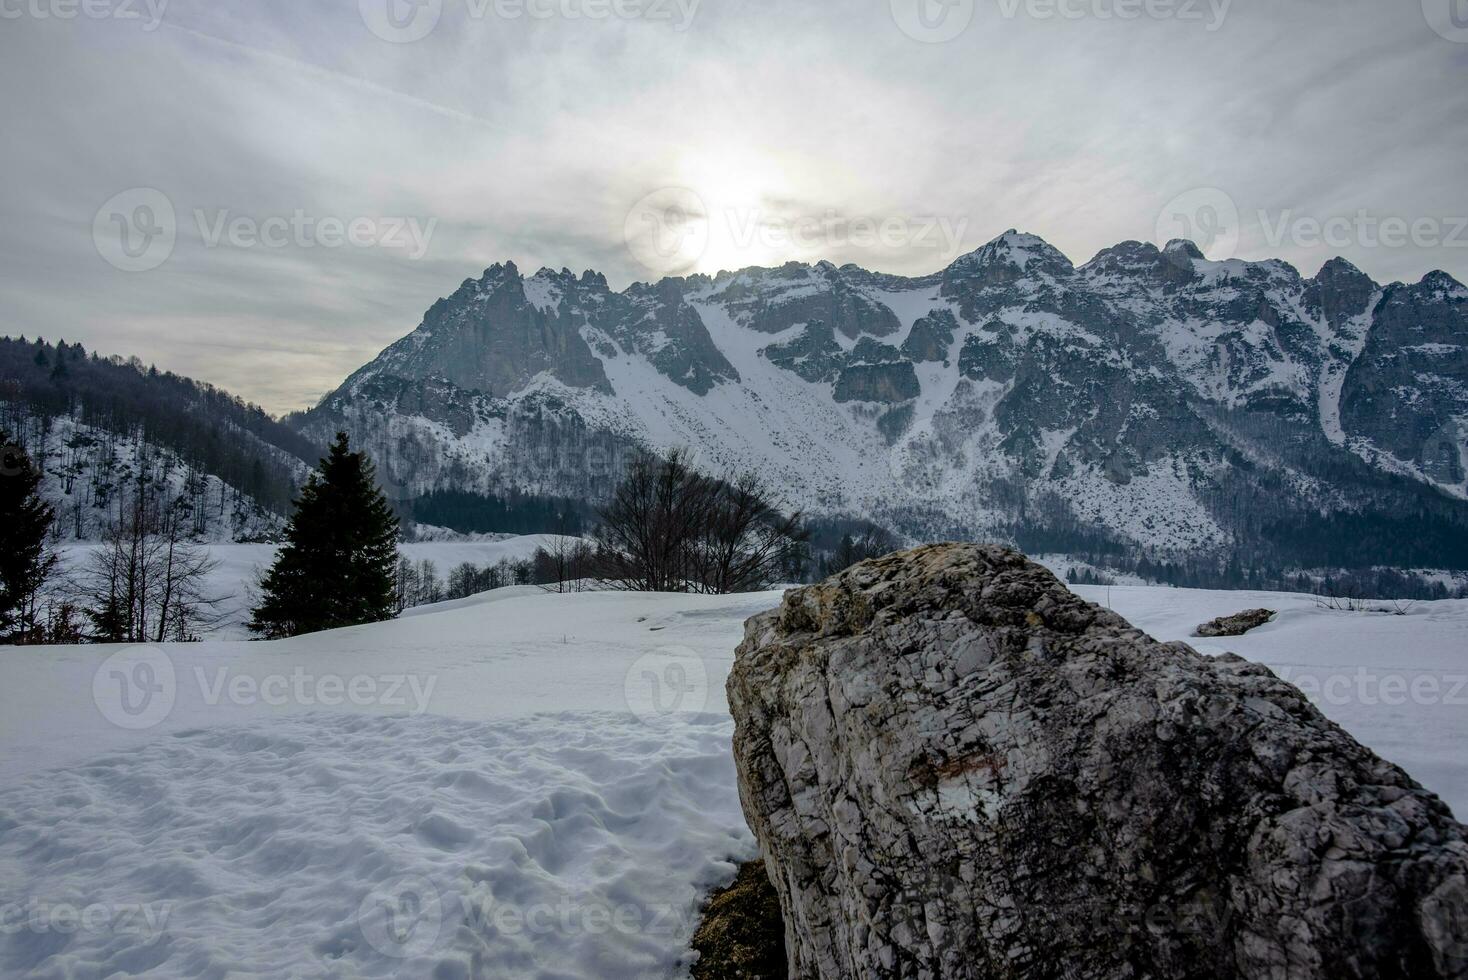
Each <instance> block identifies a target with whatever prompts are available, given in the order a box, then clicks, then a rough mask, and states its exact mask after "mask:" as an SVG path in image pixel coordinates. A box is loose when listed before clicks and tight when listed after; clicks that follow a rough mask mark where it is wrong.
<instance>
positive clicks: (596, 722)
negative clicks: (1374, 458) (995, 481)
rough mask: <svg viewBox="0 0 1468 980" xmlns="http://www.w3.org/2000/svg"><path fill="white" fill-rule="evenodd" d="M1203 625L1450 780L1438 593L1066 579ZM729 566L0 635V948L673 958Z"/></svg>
mask: <svg viewBox="0 0 1468 980" xmlns="http://www.w3.org/2000/svg"><path fill="white" fill-rule="evenodd" d="M1077 591H1078V592H1080V593H1081V594H1083V595H1085V596H1086V597H1087V598H1089V599H1092V600H1093V601H1097V602H1099V603H1101V604H1103V605H1106V604H1109V605H1111V606H1112V607H1113V608H1115V609H1116V610H1117V611H1118V612H1120V613H1121V614H1122V615H1124V616H1126V617H1128V618H1129V619H1130V620H1131V621H1132V622H1133V623H1135V624H1136V625H1137V626H1139V627H1140V628H1142V629H1145V630H1147V631H1148V632H1150V633H1152V634H1153V635H1155V636H1157V637H1158V638H1160V639H1163V640H1176V639H1188V637H1189V634H1190V633H1191V632H1192V630H1193V628H1194V627H1195V626H1196V625H1197V624H1199V623H1201V622H1204V621H1206V620H1209V619H1212V618H1214V617H1216V616H1219V615H1224V614H1230V613H1234V612H1237V611H1239V610H1241V609H1244V608H1250V607H1255V606H1265V607H1268V608H1271V609H1276V610H1278V611H1279V613H1280V615H1279V616H1278V618H1277V619H1276V620H1275V621H1274V622H1272V623H1270V624H1268V625H1266V626H1264V627H1262V628H1261V629H1259V630H1257V631H1255V632H1254V633H1251V634H1249V635H1248V636H1245V637H1241V638H1238V639H1234V640H1189V642H1192V643H1194V644H1195V645H1196V646H1197V647H1198V648H1199V649H1201V650H1203V651H1204V652H1207V653H1215V654H1216V653H1222V652H1225V651H1228V650H1232V651H1235V652H1238V653H1240V654H1243V655H1244V656H1247V657H1249V658H1251V659H1254V660H1257V661H1260V662H1263V663H1265V664H1268V665H1269V666H1271V667H1272V668H1274V669H1275V670H1276V671H1277V672H1278V673H1280V674H1282V675H1284V676H1286V677H1288V678H1289V679H1291V680H1294V681H1295V682H1296V683H1298V684H1300V685H1301V686H1302V688H1304V689H1305V690H1306V692H1307V693H1314V695H1315V698H1316V701H1317V703H1318V704H1319V706H1320V707H1321V709H1322V710H1323V711H1324V712H1325V713H1326V714H1327V715H1329V716H1330V717H1332V718H1333V719H1335V720H1336V721H1338V722H1339V723H1341V724H1342V725H1344V726H1345V727H1346V728H1347V729H1348V730H1349V731H1351V732H1352V734H1354V735H1355V736H1356V737H1357V738H1358V739H1360V740H1361V741H1362V742H1364V743H1365V744H1367V745H1369V746H1371V747H1372V748H1373V749H1375V750H1376V751H1378V752H1379V753H1381V754H1382V755H1384V756H1385V757H1387V758H1388V759H1390V760H1392V761H1393V762H1397V763H1399V764H1401V765H1403V766H1404V767H1405V768H1406V769H1407V770H1408V771H1409V772H1410V773H1411V774H1412V775H1413V776H1414V777H1416V778H1417V779H1418V780H1419V781H1421V782H1422V783H1423V784H1424V785H1426V786H1427V787H1428V788H1429V789H1431V790H1433V791H1435V792H1437V793H1439V794H1440V795H1442V796H1443V797H1444V799H1445V800H1447V801H1448V803H1449V804H1450V805H1452V806H1454V807H1455V808H1456V810H1457V812H1458V813H1460V814H1462V813H1464V812H1468V751H1465V749H1468V602H1440V603H1420V604H1417V605H1415V606H1412V607H1411V608H1409V609H1407V610H1406V615H1403V616H1394V615H1377V614H1363V613H1351V612H1341V611H1333V610H1328V609H1322V608H1320V606H1319V605H1318V604H1317V602H1316V601H1315V600H1314V599H1313V598H1311V597H1308V596H1291V595H1278V594H1266V593H1230V592H1196V591H1184V590H1172V589H1162V588H1152V587H1112V588H1109V589H1108V588H1106V587H1079V588H1078V589H1077ZM778 601H779V593H777V592H771V593H763V594H760V595H752V596H733V597H695V596H668V595H663V596H648V595H637V594H618V593H581V594H569V595H549V594H545V593H543V592H541V591H540V590H538V589H534V588H516V589H504V590H499V591H498V592H494V593H488V594H485V595H483V596H477V597H473V598H471V599H467V600H460V601H459V602H455V603H448V604H444V605H442V606H437V607H425V608H423V609H420V610H416V611H415V615H413V616H411V617H408V618H404V619H401V620H398V621H396V622H391V623H382V624H377V625H373V626H366V627H357V628H354V629H349V630H340V631H336V632H332V633H325V634H320V635H316V636H310V637H301V638H298V639H294V640H288V641H281V642H277V643H240V642H230V641H212V642H205V643H201V644H192V645H186V646H168V647H138V648H116V647H68V648H54V649H48V650H44V651H42V650H34V649H26V650H0V976H5V977H11V976H16V977H42V978H94V977H110V976H118V975H123V976H125V975H137V974H144V975H147V976H150V977H206V978H220V980H223V978H228V977H238V976H263V977H281V978H285V977H292V978H295V977H306V978H341V980H348V978H356V977H428V978H439V980H452V978H470V977H491V978H500V977H511V978H519V977H529V978H547V980H549V978H557V980H560V978H572V977H585V978H596V980H605V978H620V977H627V978H634V977H635V978H643V977H665V976H666V977H680V976H685V975H686V972H687V966H688V964H689V958H690V955H691V954H689V953H688V951H687V950H688V942H689V939H690V937H691V935H692V931H693V928H694V926H695V924H696V911H697V908H698V906H699V903H700V901H701V899H702V897H703V896H704V894H706V891H707V889H708V888H710V887H712V886H715V885H718V884H722V883H724V882H726V881H728V880H729V879H730V878H731V877H732V875H733V871H734V864H733V862H735V861H737V860H741V859H745V858H749V857H752V856H753V855H754V854H755V846H754V842H753V840H752V838H751V836H750V834H749V831H748V830H747V829H746V827H745V824H744V820H743V816H742V814H741V811H740V806H739V800H738V793H737V785H736V778H735V772H734V767H733V763H732V760H731V758H730V751H729V738H730V735H731V733H732V725H731V722H730V720H729V718H728V712H727V705H726V702H725V700H724V694H723V684H724V679H725V677H726V675H727V672H728V669H729V666H730V664H731V662H732V656H733V650H734V647H735V646H736V645H737V643H738V642H739V640H740V639H741V637H742V634H743V629H742V626H743V622H744V620H745V619H746V618H747V617H748V616H750V615H753V614H755V613H757V612H759V611H761V610H763V609H767V608H770V607H771V606H773V605H774V604H775V603H776V602H778Z"/></svg>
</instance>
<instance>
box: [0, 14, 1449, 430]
mask: <svg viewBox="0 0 1468 980" xmlns="http://www.w3.org/2000/svg"><path fill="white" fill-rule="evenodd" d="M121 2H122V0H117V3H118V4H119V5H120V4H121ZM1434 2H1435V0H1423V2H1422V3H1421V4H1420V6H1419V4H1418V3H1414V2H1409V3H1405V4H1382V3H1380V2H1374V0H1360V2H1348V0H1335V2H1323V0H1321V2H1315V0H1309V2H1306V0H1296V2H1292V3H1277V2H1264V0H1235V2H1233V3H1222V2H1221V0H1215V2H1214V3H1213V4H1211V5H1210V4H1209V3H1207V2H1205V0H1197V2H1194V0H1176V2H1175V3H1172V4H1171V5H1169V4H1168V3H1166V2H1161V0H1160V2H1159V3H1157V4H1154V5H1152V6H1150V7H1149V6H1148V5H1144V4H1128V2H1127V0H1066V2H1060V0H1056V2H1049V0H992V2H990V0H984V2H980V3H977V4H973V3H969V2H968V0H955V2H953V3H952V4H949V5H945V4H943V3H939V2H938V0H842V2H826V3H821V4H789V3H781V2H777V0H747V2H736V0H724V2H717V0H703V2H702V3H695V2H693V0H683V2H682V3H678V2H674V0H646V2H645V3H641V4H638V3H634V2H632V0H618V2H616V3H613V2H612V0H605V2H599V0H524V2H523V3H518V4H517V2H516V0H499V2H498V3H496V2H494V0H486V2H483V3H481V2H479V0H442V2H440V0H426V2H425V5H424V6H422V7H414V6H412V5H411V4H409V3H408V2H407V0H361V2H357V0H351V2H340V0H337V2H330V3H326V2H323V3H309V4H302V3H294V2H292V3H286V2H260V0H250V2H246V0H235V2H226V3H217V2H203V0H198V2H187V0H173V2H171V3H166V4H164V3H162V2H161V0H158V2H157V3H156V4H155V5H154V6H149V5H148V4H146V3H143V2H141V0H139V2H136V3H133V4H130V5H129V9H130V10H131V11H133V12H137V13H140V14H141V16H140V17H136V18H123V17H120V16H110V15H109V16H85V15H78V16H75V17H72V18H71V19H62V18H60V17H59V16H56V14H57V12H58V11H60V10H65V9H69V8H67V7H66V5H65V4H63V3H58V2H56V0H0V6H3V11H0V12H3V13H4V15H5V16H4V19H3V20H0V83H3V84H4V86H5V91H6V92H7V93H9V94H10V97H9V98H7V99H6V100H5V102H4V103H3V105H0V125H3V131H4V133H5V141H4V150H3V159H4V161H5V174H6V180H5V182H4V185H3V189H0V213H3V215H4V217H5V220H4V222H3V224H0V257H3V260H4V262H5V266H6V268H7V270H8V274H7V276H6V282H5V285H4V287H3V290H0V331H3V332H7V333H10V334H20V333H24V334H26V335H28V336H35V335H38V334H39V335H44V336H46V337H48V338H50V339H56V338H59V337H64V338H65V339H67V340H80V341H82V342H83V343H85V344H86V345H87V346H88V347H94V348H97V349H100V350H103V351H107V352H119V353H128V354H131V353H136V354H138V355H139V356H141V357H143V358H144V359H145V360H151V361H156V362H157V363H158V364H159V365H160V366H163V367H168V368H171V369H173V370H176V371H179V372H182V373H187V374H191V375H194V376H197V377H200V378H203V379H207V380H209V381H213V382H215V383H218V384H221V385H223V386H225V387H227V388H229V389H231V390H233V391H236V392H238V393H240V394H242V395H244V396H245V397H247V398H251V399H254V400H257V401H259V402H260V403H262V404H264V405H265V406H266V407H267V408H269V409H271V410H273V411H287V410H291V409H296V408H301V407H304V406H306V405H308V404H310V403H311V402H312V401H314V399H315V398H317V397H319V396H320V395H321V394H322V393H323V392H325V391H326V390H328V389H330V388H332V387H333V386H335V385H336V384H337V383H339V382H340V380H341V379H342V378H343V377H344V376H345V375H346V374H347V373H349V372H350V371H351V370H353V369H354V368H355V367H357V366H359V365H360V364H361V363H362V362H364V361H365V360H366V359H368V358H370V357H371V356H372V355H373V354H375V353H376V352H377V351H378V350H379V349H380V348H381V347H383V346H384V345H386V344H387V343H389V342H391V341H392V340H394V339H396V338H397V337H399V336H401V335H402V334H404V333H406V332H407V331H409V330H411V329H412V328H413V327H414V326H415V325H416V324H417V322H418V320H419V318H420V317H421V314H422V311H423V310H424V309H425V308H426V307H427V306H428V305H429V304H431V303H432V301H433V300H434V299H435V298H437V297H439V296H441V295H446V294H447V293H449V292H451V291H452V290H453V289H454V288H455V286H457V284H458V283H459V282H460V281H461V280H463V279H464V278H465V277H467V276H472V275H477V274H478V273H479V272H480V271H481V270H482V269H483V268H484V267H485V266H487V265H489V264H491V263H493V262H496V261H502V260H505V259H513V260H514V261H515V262H516V263H517V264H518V265H519V266H520V267H521V268H522V269H526V270H532V269H534V268H537V267H539V266H541V265H549V266H552V267H555V268H561V267H563V266H567V267H570V268H572V269H575V270H577V271H580V270H581V269H585V268H595V269H598V270H600V271H603V272H605V273H606V274H607V276H608V278H609V279H610V280H611V281H612V283H613V285H614V286H622V285H625V284H626V283H628V282H630V281H633V280H635V279H648V278H655V277H656V276H657V275H659V274H661V273H662V272H663V271H683V270H684V269H688V270H693V271H703V272H715V271H718V269H720V268H737V267H740V266H743V265H749V264H775V263H779V262H783V261H787V260H792V259H794V260H800V261H812V260H815V259H820V258H826V259H830V260H832V261H835V262H837V263H843V262H856V263H859V264H861V265H863V266H866V267H868V268H874V269H879V270H882V271H890V272H897V273H907V274H916V273H925V272H931V271H934V270H936V269H939V268H942V267H943V266H944V265H946V264H947V263H948V262H949V261H951V260H952V259H953V258H954V257H956V255H957V254H960V253H961V252H963V251H966V250H968V249H971V248H974V247H977V246H978V245H980V244H982V243H983V242H984V241H986V240H988V239H989V238H991V237H993V236H994V235H995V234H998V233H999V232H1002V231H1003V230H1004V229H1006V228H1010V227H1017V228H1021V229H1024V230H1027V231H1031V232H1034V233H1036V234H1039V235H1041V236H1043V237H1044V238H1046V239H1047V240H1049V241H1050V242H1052V243H1053V244H1054V245H1056V247H1058V248H1060V249H1061V250H1062V251H1064V252H1066V253H1067V254H1068V255H1070V256H1071V258H1072V259H1074V260H1076V261H1077V262H1081V261H1085V260H1086V259H1088V258H1090V256H1091V255H1093V254H1094V253H1095V252H1096V251H1098V250H1099V249H1101V248H1104V247H1107V246H1109V245H1112V244H1114V243H1116V242H1118V241H1122V240H1125V239H1142V240H1155V239H1157V238H1158V237H1160V235H1162V234H1167V237H1171V234H1170V232H1171V231H1172V230H1174V229H1177V228H1178V226H1179V222H1180V221H1181V222H1182V223H1183V224H1189V225H1192V226H1193V230H1194V232H1195V234H1194V236H1193V237H1197V238H1200V239H1201V240H1202V241H1203V243H1204V244H1205V246H1212V247H1211V249H1210V254H1211V255H1213V257H1224V256H1223V255H1222V254H1220V251H1219V250H1220V249H1222V250H1226V251H1227V252H1229V253H1232V254H1236V255H1238V256H1240V257H1243V258H1249V259H1261V258H1267V257H1279V258H1284V259H1286V260H1288V261H1291V262H1293V263H1295V264H1296V265H1298V266H1299V267H1300V268H1301V269H1302V271H1304V272H1306V273H1307V274H1309V273H1313V272H1314V271H1315V270H1316V269H1317V268H1318V267H1319V266H1320V265H1321V264H1322V263H1323V262H1324V261H1325V260H1326V259H1328V258H1330V257H1332V256H1334V255H1337V254H1340V255H1344V256H1346V257H1347V258H1349V259H1350V260H1351V261H1353V262H1355V263H1356V264H1357V265H1359V266H1361V267H1362V268H1363V269H1365V270H1366V271H1367V272H1369V273H1371V274H1372V275H1373V276H1375V277H1377V278H1378V279H1382V280H1393V279H1408V280H1415V279H1417V278H1420V277H1421V276H1422V275H1423V274H1425V273H1426V272H1428V271H1430V270H1432V269H1438V268H1441V269H1445V270H1447V271H1448V272H1450V273H1452V274H1453V275H1455V276H1456V277H1458V278H1459V279H1465V278H1468V229H1465V228H1463V227H1458V226H1457V222H1456V221H1455V219H1458V220H1464V219H1468V190H1465V186H1468V185H1465V184H1464V182H1463V180H1462V177H1461V164H1462V160H1463V159H1464V151H1465V149H1468V147H1465V137H1464V128H1463V127H1462V126H1461V125H1460V124H1458V122H1457V121H1458V120H1461V119H1463V118H1468V87H1465V86H1464V85H1463V84H1462V82H1463V79H1464V72H1465V69H1468V43H1462V42H1465V41H1468V37H1458V36H1457V35H1456V34H1455V33H1454V30H1453V26H1452V21H1451V20H1449V19H1443V18H1437V19H1434V17H1433V16H1430V15H1431V14H1432V6H1433V4H1434ZM1447 3H1448V0H1444V8H1445V9H1446V6H1447ZM99 9H100V10H103V11H111V12H112V13H121V12H123V10H122V8H121V7H120V6H118V7H109V6H107V5H105V4H104V5H102V7H100V8H96V7H94V12H95V10H99ZM1148 9H1155V10H1157V11H1159V12H1162V11H1169V10H1170V11H1171V14H1170V15H1169V16H1166V17H1150V16H1147V14H1146V10H1148ZM517 10H518V11H519V14H518V15H517V14H516V11H517ZM1133 10H1141V11H1142V13H1141V14H1140V15H1139V16H1137V17H1135V18H1132V19H1123V17H1122V16H1121V14H1122V13H1124V12H1127V11H1133ZM598 12H604V13H606V12H609V13H608V15H607V16H602V17H598V16H595V15H596V14H597V13H598ZM618 12H621V14H622V15H618ZM16 13H18V16H12V14H16ZM153 14H159V15H160V16H156V17H155V16H152V15H153ZM389 14H391V15H392V16H389ZM573 14H574V15H576V16H571V15H573ZM655 14H661V16H655ZM43 15H44V16H43ZM919 15H923V16H919ZM420 16H435V17H436V18H437V19H436V20H435V21H434V22H433V23H432V24H431V30H428V31H427V32H426V33H425V34H424V36H422V37H421V38H420V39H418V40H415V41H410V42H407V43H397V42H398V41H399V40H401V39H402V32H403V31H406V32H407V33H408V34H412V33H414V32H417V31H420V30H422V29H423V28H424V26H425V25H426V24H427V22H426V21H423V20H418V19H416V18H418V17H420ZM945 17H946V19H945ZM953 18H958V19H957V20H954V19H953ZM150 26H151V27H152V29H149V28H150ZM955 27H961V28H962V29H961V30H959V31H958V32H957V33H956V35H955V36H953V37H951V38H950V39H948V40H944V41H941V42H937V43H928V42H926V41H924V40H919V39H917V38H919V37H923V36H932V33H933V31H937V32H938V33H939V34H945V33H952V32H953V31H954V28H955ZM374 31H375V33H374ZM394 32H397V33H398V35H399V36H396V37H395V36H394ZM384 35H386V37H384ZM668 188H676V189H679V193H681V192H691V194H692V195H693V196H692V198H685V199H683V200H686V201H689V202H690V203H688V204H687V206H683V205H679V206H678V207H677V208H675V209H673V210H670V209H669V208H668V207H667V206H664V205H661V204H660V205H658V207H657V209H655V210H654V211H653V212H652V217H651V220H652V221H653V225H654V226H652V227H650V228H649V229H648V230H649V233H650V234H652V235H654V236H667V235H669V234H671V235H672V236H673V239H672V241H673V245H674V249H673V251H672V252H669V253H667V255H666V256H665V257H666V258H667V259H668V264H669V265H670V266H671V267H672V268H671V269H663V268H660V267H659V263H658V262H656V261H654V262H652V263H649V262H648V261H647V258H648V256H647V255H646V254H642V255H639V252H638V249H636V248H630V247H629V244H628V241H629V237H631V236H632V235H633V234H634V233H637V232H638V229H639V222H640V221H642V220H644V219H645V218H646V217H647V216H646V215H644V214H641V213H640V212H639V211H638V207H639V202H642V201H645V200H647V199H648V198H649V195H657V194H659V193H661V192H665V190H666V189H668ZM141 189H147V190H151V191H152V192H155V193H156V194H161V195H162V200H160V199H158V198H157V197H153V196H144V197H139V196H138V195H137V193H136V192H138V191H139V190H141ZM654 200H662V199H660V198H656V197H654ZM1179 202H1181V203H1179ZM104 204H108V205H109V207H108V208H106V209H104V208H103V205H104ZM1179 208H1181V211H1179ZM170 209H171V211H172V214H171V215H169V214H168V213H167V212H168V211H169V210H170ZM99 210H101V211H102V213H101V214H99ZM670 215H672V216H673V217H672V219H671V220H672V224H670V225H668V226H667V227H663V226H662V223H665V222H668V221H669V220H670V218H669V216H670ZM1179 215H1181V217H1179ZM680 221H687V222H690V223H688V224H679V223H678V222H680ZM1465 223H1468V221H1465ZM165 225H167V226H168V227H169V229H170V231H171V232H172V242H171V249H169V250H168V251H167V254H166V255H164V256H163V257H162V260H161V261H158V262H157V263H156V265H153V266H152V267H151V268H148V269H146V270H142V271H128V267H137V266H139V265H149V264H151V263H153V262H154V261H155V260H157V259H158V258H159V257H160V255H161V254H162V253H161V251H160V249H161V246H162V243H163V242H164V240H165V239H164V238H163V237H161V236H151V232H153V231H156V230H159V229H162V228H163V227H164V226H165ZM1398 226H1401V227H1402V228H1404V229H1405V231H1404V233H1403V234H1402V235H1400V236H1397V235H1393V234H1390V232H1393V231H1395V230H1397V228H1398ZM415 229H416V234H415ZM124 234H126V235H130V236H132V237H131V238H124V237H123V236H124ZM99 236H101V239H102V241H103V244H102V246H100V247H99V245H98V238H99ZM109 236H110V239H111V240H110V241H109ZM680 236H681V237H680ZM1398 239H1400V240H1398ZM657 240H658V241H661V240H662V239H661V238H658V239H657ZM694 246H696V247H694ZM680 250H682V251H680ZM685 252H686V253H687V254H684V253H685ZM129 253H137V254H135V255H134V254H129ZM653 254H654V258H656V257H657V255H658V254H660V253H658V252H656V251H655V252H654V253H653Z"/></svg>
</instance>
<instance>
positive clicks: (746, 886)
mask: <svg viewBox="0 0 1468 980" xmlns="http://www.w3.org/2000/svg"><path fill="white" fill-rule="evenodd" d="M693 948H694V949H696V950H698V952H699V953H700V954H702V955H701V956H700V957H699V960H698V962H697V963H696V964H694V967H693V977H694V980H786V977H787V973H786V969H785V923H784V920H783V919H782V918H781V917H780V899H779V897H778V896H777V895H776V894H775V889H774V886H773V885H771V884H770V878H769V875H768V874H767V873H766V871H765V863H764V862H763V861H750V862H749V863H748V864H745V865H742V866H741V867H740V868H739V877H737V878H735V879H734V884H732V885H730V886H729V887H728V888H725V889H724V890H723V891H719V892H715V893H714V894H713V897H712V898H710V899H709V903H708V906H707V907H706V908H705V909H704V910H703V922H702V923H701V924H700V925H699V927H698V932H696V933H694V935H693Z"/></svg>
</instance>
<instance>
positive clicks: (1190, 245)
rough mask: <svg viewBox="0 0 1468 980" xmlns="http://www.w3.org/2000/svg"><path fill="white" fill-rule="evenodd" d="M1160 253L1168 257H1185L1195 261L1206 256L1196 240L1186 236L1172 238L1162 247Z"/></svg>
mask: <svg viewBox="0 0 1468 980" xmlns="http://www.w3.org/2000/svg"><path fill="white" fill-rule="evenodd" d="M1162 254H1164V255H1166V256H1168V257H1170V258H1182V257H1186V258H1188V259H1192V260H1194V261H1197V262H1203V261H1206V258H1207V257H1206V256H1204V254H1203V250H1202V249H1200V248H1199V247H1198V245H1197V243H1196V242H1193V241H1190V240H1189V239H1186V238H1174V239H1173V240H1172V241H1170V242H1168V243H1167V245H1166V246H1165V247H1164V248H1163V249H1162Z"/></svg>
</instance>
